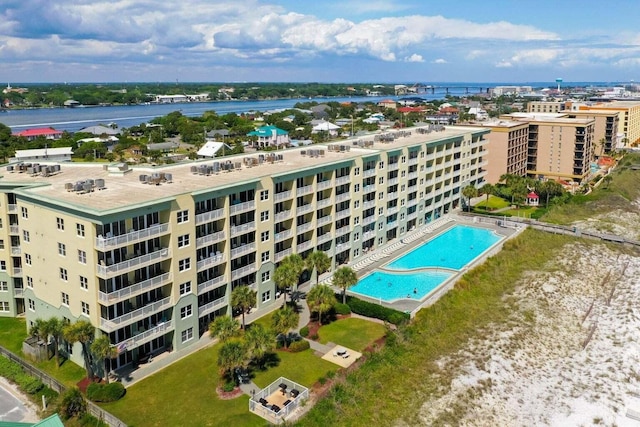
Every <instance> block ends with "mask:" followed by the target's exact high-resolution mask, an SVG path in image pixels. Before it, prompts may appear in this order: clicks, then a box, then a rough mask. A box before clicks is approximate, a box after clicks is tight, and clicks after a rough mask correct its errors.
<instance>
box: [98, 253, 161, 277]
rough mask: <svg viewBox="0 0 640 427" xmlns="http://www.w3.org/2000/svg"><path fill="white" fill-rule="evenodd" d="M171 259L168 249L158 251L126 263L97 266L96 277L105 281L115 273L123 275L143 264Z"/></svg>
mask: <svg viewBox="0 0 640 427" xmlns="http://www.w3.org/2000/svg"><path fill="white" fill-rule="evenodd" d="M170 257H171V251H170V250H169V249H168V248H164V249H160V250H159V251H155V252H151V253H149V254H145V255H142V256H138V257H135V258H132V259H130V260H128V261H124V262H120V263H118V264H112V265H98V266H97V267H98V268H97V270H98V276H100V277H101V278H103V279H107V278H109V277H110V276H112V275H114V274H117V273H124V272H126V271H129V270H131V269H133V268H136V267H141V266H143V265H144V264H147V263H151V262H155V261H158V260H163V259H167V258H170Z"/></svg>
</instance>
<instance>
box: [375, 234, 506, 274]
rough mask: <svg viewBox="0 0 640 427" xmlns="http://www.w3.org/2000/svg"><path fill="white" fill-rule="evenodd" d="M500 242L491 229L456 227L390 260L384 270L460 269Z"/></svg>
mask: <svg viewBox="0 0 640 427" xmlns="http://www.w3.org/2000/svg"><path fill="white" fill-rule="evenodd" d="M500 239H502V237H501V236H499V235H497V234H495V233H494V232H493V231H492V230H488V229H485V228H478V227H470V226H467V225H456V226H454V227H452V228H451V229H449V230H447V231H445V232H444V233H442V234H440V235H439V236H437V237H436V238H434V239H432V240H429V241H428V242H426V243H424V244H423V245H421V246H419V247H417V248H415V249H414V250H412V251H411V252H409V253H408V254H406V255H403V256H401V257H400V258H398V259H396V260H394V261H391V262H390V263H389V264H387V265H386V266H385V268H389V269H393V270H412V269H416V268H424V267H446V268H452V269H455V270H460V269H461V268H462V267H464V266H465V265H467V264H469V263H470V262H471V261H473V260H474V259H475V258H476V257H478V256H479V255H481V254H482V253H483V252H484V251H486V250H487V249H489V248H490V247H491V246H493V245H494V244H495V243H497V242H498V241H500Z"/></svg>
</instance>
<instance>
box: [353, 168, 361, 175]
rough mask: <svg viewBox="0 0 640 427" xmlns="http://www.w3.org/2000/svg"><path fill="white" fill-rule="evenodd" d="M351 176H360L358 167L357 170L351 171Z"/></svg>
mask: <svg viewBox="0 0 640 427" xmlns="http://www.w3.org/2000/svg"><path fill="white" fill-rule="evenodd" d="M353 174H354V175H356V176H357V175H360V168H359V167H358V168H354V169H353Z"/></svg>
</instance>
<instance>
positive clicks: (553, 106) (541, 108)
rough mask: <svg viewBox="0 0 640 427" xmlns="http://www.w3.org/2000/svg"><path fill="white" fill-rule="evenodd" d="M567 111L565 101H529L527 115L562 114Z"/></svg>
mask: <svg viewBox="0 0 640 427" xmlns="http://www.w3.org/2000/svg"><path fill="white" fill-rule="evenodd" d="M566 109H567V103H566V102H564V101H529V102H528V103H527V113H542V114H547V113H562V112H564V110H566Z"/></svg>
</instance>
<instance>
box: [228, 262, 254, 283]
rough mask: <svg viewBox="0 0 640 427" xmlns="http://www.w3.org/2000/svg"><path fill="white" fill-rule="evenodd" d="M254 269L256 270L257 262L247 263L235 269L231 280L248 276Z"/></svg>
mask: <svg viewBox="0 0 640 427" xmlns="http://www.w3.org/2000/svg"><path fill="white" fill-rule="evenodd" d="M254 271H256V263H255V262H254V263H253V264H249V265H245V266H244V267H242V268H239V269H237V270H233V271H232V272H231V280H236V279H238V278H240V277H243V276H246V275H247V274H250V273H253V272H254Z"/></svg>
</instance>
